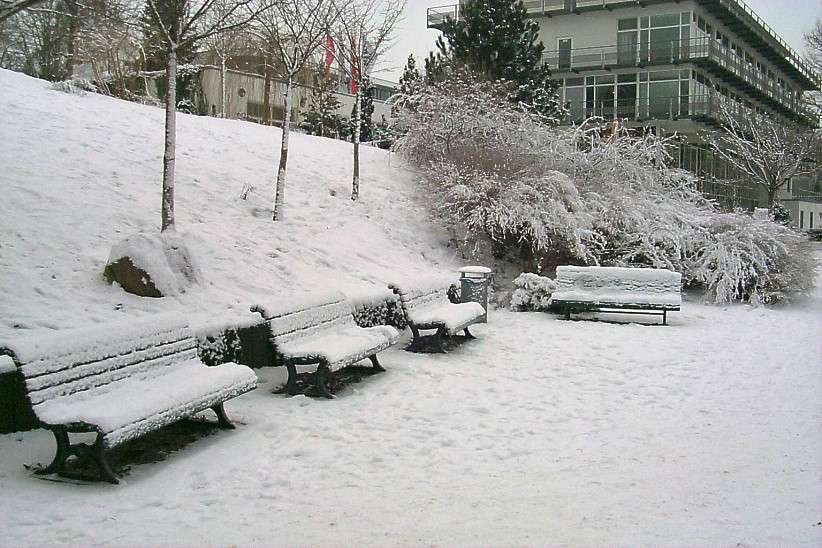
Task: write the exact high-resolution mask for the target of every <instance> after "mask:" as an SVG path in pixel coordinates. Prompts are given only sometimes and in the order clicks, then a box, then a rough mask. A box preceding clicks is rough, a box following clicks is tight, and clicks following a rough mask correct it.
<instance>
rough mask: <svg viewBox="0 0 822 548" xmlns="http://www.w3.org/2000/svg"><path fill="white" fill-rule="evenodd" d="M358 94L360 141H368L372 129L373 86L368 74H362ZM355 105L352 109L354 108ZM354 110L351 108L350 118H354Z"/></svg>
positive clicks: (370, 138) (370, 137)
mask: <svg viewBox="0 0 822 548" xmlns="http://www.w3.org/2000/svg"><path fill="white" fill-rule="evenodd" d="M359 85H360V95H361V96H362V99H361V101H362V103H361V104H362V121H361V125H360V141H362V142H365V143H367V142H369V141H371V140H372V133H373V131H374V120H373V117H374V86H372V85H371V79H370V78H369V77H368V76H363V77H362V78H360V81H359ZM356 108H357V107H356V105H355V106H354V109H356ZM354 115H355V112H354V110H353V109H352V111H351V119H352V120H353V119H354Z"/></svg>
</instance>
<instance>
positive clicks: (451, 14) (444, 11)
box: [427, 0, 601, 29]
mask: <svg viewBox="0 0 822 548" xmlns="http://www.w3.org/2000/svg"><path fill="white" fill-rule="evenodd" d="M599 1H601V0H599ZM522 3H523V4H524V5H525V9H526V10H527V11H528V15H530V16H533V17H537V16H540V15H551V14H553V13H557V12H560V11H563V10H564V9H565V0H523V2H522ZM459 17H460V6H459V4H452V5H448V6H439V7H435V8H428V17H427V21H428V28H430V29H435V28H439V27H440V26H442V24H443V23H444V22H445V20H446V19H448V18H451V19H454V20H458V19H459Z"/></svg>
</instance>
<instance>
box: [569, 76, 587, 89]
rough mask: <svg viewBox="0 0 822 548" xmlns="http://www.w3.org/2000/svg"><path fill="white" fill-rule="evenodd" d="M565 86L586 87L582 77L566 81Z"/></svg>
mask: <svg viewBox="0 0 822 548" xmlns="http://www.w3.org/2000/svg"><path fill="white" fill-rule="evenodd" d="M565 85H566V86H568V87H570V86H582V85H585V78H582V77H579V78H566V79H565Z"/></svg>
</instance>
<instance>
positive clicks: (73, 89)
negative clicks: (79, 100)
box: [50, 78, 97, 95]
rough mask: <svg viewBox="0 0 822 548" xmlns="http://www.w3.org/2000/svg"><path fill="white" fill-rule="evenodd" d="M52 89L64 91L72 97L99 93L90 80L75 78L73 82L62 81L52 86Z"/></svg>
mask: <svg viewBox="0 0 822 548" xmlns="http://www.w3.org/2000/svg"><path fill="white" fill-rule="evenodd" d="M50 89H53V90H55V91H62V92H63V93H69V94H72V95H85V94H86V93H97V86H95V85H94V83H92V82H91V81H90V80H85V79H83V78H73V79H71V80H62V81H60V82H54V83H53V84H51V86H50Z"/></svg>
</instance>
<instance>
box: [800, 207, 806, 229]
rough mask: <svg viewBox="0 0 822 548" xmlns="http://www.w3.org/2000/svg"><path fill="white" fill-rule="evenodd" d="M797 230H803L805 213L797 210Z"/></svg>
mask: <svg viewBox="0 0 822 548" xmlns="http://www.w3.org/2000/svg"><path fill="white" fill-rule="evenodd" d="M799 228H805V212H804V211H802V210H801V209H800V210H799Z"/></svg>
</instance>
